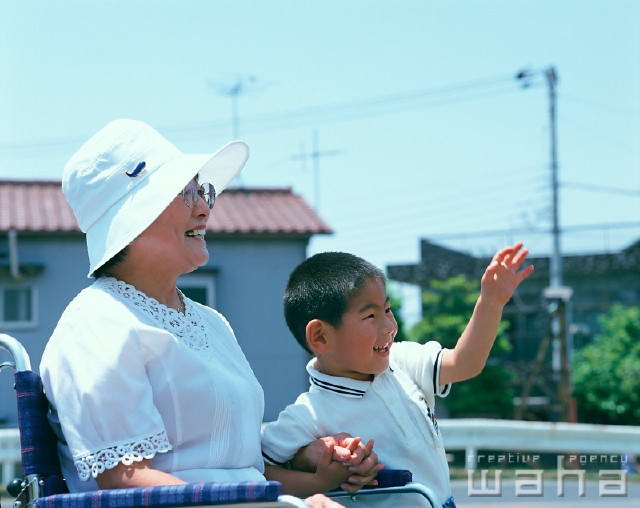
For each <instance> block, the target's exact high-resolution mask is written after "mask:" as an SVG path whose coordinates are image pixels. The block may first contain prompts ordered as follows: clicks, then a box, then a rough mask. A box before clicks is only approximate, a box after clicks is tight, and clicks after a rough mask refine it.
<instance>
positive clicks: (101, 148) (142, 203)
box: [62, 120, 249, 277]
mask: <svg viewBox="0 0 640 508" xmlns="http://www.w3.org/2000/svg"><path fill="white" fill-rule="evenodd" d="M248 158H249V147H248V145H247V144H246V143H245V142H244V141H232V142H231V143H229V144H227V145H225V146H223V147H222V148H220V149H219V150H218V151H217V152H215V153H213V154H184V153H182V152H181V151H180V150H178V149H177V148H176V147H175V146H174V145H173V144H172V143H170V142H169V141H168V140H167V139H165V138H164V137H163V136H162V135H161V134H160V133H159V132H157V131H156V130H155V129H153V128H152V127H150V126H149V125H147V124H145V123H143V122H139V121H136V120H114V121H113V122H110V123H109V124H108V125H106V126H105V127H104V128H103V129H101V130H100V131H99V132H97V133H96V134H94V135H93V136H92V137H91V138H90V139H89V140H88V141H87V142H86V143H85V144H84V145H82V147H81V148H80V149H79V150H78V151H77V152H76V153H75V154H74V155H73V156H72V157H71V159H70V160H69V162H68V163H67V165H66V166H65V168H64V173H63V177H62V191H63V192H64V195H65V197H66V198H67V202H68V203H69V205H70V206H71V209H72V210H73V213H74V215H75V217H76V220H77V221H78V226H79V227H80V229H81V230H82V231H83V232H84V233H86V235H87V250H88V251H89V266H90V268H89V275H88V276H89V277H91V276H92V275H93V272H94V271H95V270H96V269H97V268H99V267H100V266H102V265H103V264H104V263H106V262H107V261H109V260H110V259H111V258H112V257H113V256H115V255H116V254H117V253H118V252H120V251H121V250H122V249H123V248H125V247H126V246H127V245H129V243H131V242H132V241H133V240H134V239H135V238H136V237H137V236H138V235H140V234H141V233H142V232H143V231H144V230H145V229H147V228H148V227H149V226H150V225H151V224H152V223H153V221H155V220H156V219H157V218H158V216H159V215H160V214H161V213H162V212H163V211H164V210H165V208H167V207H168V206H169V204H171V201H173V199H174V198H175V197H176V196H177V195H178V194H180V191H181V190H182V189H183V188H184V186H185V185H186V184H187V183H189V181H190V180H191V179H192V178H193V177H195V176H196V175H199V181H200V182H209V183H211V184H212V185H213V187H214V189H215V193H216V196H217V195H218V194H220V193H221V192H222V191H223V190H224V189H225V188H226V187H227V185H229V183H231V181H232V180H233V179H234V178H235V176H236V175H237V174H238V173H239V172H240V170H241V169H242V168H243V167H244V165H245V163H246V162H247V159H248Z"/></svg>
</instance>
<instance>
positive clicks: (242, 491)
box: [36, 481, 282, 508]
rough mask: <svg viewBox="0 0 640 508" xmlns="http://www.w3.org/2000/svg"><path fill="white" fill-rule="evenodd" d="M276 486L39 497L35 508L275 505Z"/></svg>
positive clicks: (197, 487) (226, 485) (238, 485)
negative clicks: (264, 503)
mask: <svg viewBox="0 0 640 508" xmlns="http://www.w3.org/2000/svg"><path fill="white" fill-rule="evenodd" d="M281 493H282V487H281V485H280V483H279V482H267V481H264V482H218V483H212V482H206V483H189V484H187V485H167V486H163V487H142V488H136V489H117V490H97V491H95V492H86V493H83V494H60V495H56V496H49V497H42V498H40V499H38V500H37V501H36V508H132V507H136V508H138V507H140V508H142V507H146V508H160V507H162V508H171V507H176V506H196V505H225V504H233V503H246V502H251V501H253V502H256V501H277V499H278V496H279V495H280V494H281Z"/></svg>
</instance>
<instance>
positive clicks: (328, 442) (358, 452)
mask: <svg viewBox="0 0 640 508" xmlns="http://www.w3.org/2000/svg"><path fill="white" fill-rule="evenodd" d="M373 445H374V441H373V440H370V441H368V442H367V443H366V444H365V443H363V442H362V439H361V438H359V437H352V436H350V435H349V434H347V433H340V434H335V435H333V436H328V437H325V438H321V439H318V440H316V441H314V442H313V443H310V444H309V445H307V446H305V447H304V448H301V449H300V450H299V451H298V453H296V455H295V456H294V457H293V459H291V464H292V466H293V467H294V468H295V469H297V470H300V471H308V472H313V473H316V474H317V475H319V476H324V477H325V478H327V482H328V483H331V480H330V478H332V479H338V480H339V481H340V482H341V483H340V487H341V488H342V489H343V490H345V491H346V492H349V493H355V492H357V491H358V490H360V489H361V488H362V487H363V486H365V485H377V481H376V480H375V477H376V476H377V474H378V472H379V471H381V470H382V469H384V464H382V463H378V455H377V454H376V453H375V452H374V451H373Z"/></svg>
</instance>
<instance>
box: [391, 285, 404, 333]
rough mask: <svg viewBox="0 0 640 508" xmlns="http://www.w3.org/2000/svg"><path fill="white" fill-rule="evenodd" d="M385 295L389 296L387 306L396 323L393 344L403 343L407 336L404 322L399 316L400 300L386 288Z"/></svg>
mask: <svg viewBox="0 0 640 508" xmlns="http://www.w3.org/2000/svg"><path fill="white" fill-rule="evenodd" d="M387 294H388V295H389V305H390V306H391V310H392V311H393V317H394V318H395V320H396V322H397V323H398V333H397V334H396V338H395V339H394V342H403V341H405V340H407V334H406V331H405V326H404V320H403V319H402V316H401V309H402V299H401V298H400V297H399V296H397V295H395V294H394V293H393V291H392V290H390V289H389V288H387Z"/></svg>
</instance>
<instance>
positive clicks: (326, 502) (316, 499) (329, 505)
mask: <svg viewBox="0 0 640 508" xmlns="http://www.w3.org/2000/svg"><path fill="white" fill-rule="evenodd" d="M304 502H305V503H307V504H308V505H309V506H310V507H311V508H344V506H343V505H341V504H339V503H336V502H335V501H332V500H331V499H329V498H328V497H327V496H325V495H323V494H316V495H315V496H311V497H308V498H307V499H305V500H304Z"/></svg>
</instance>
